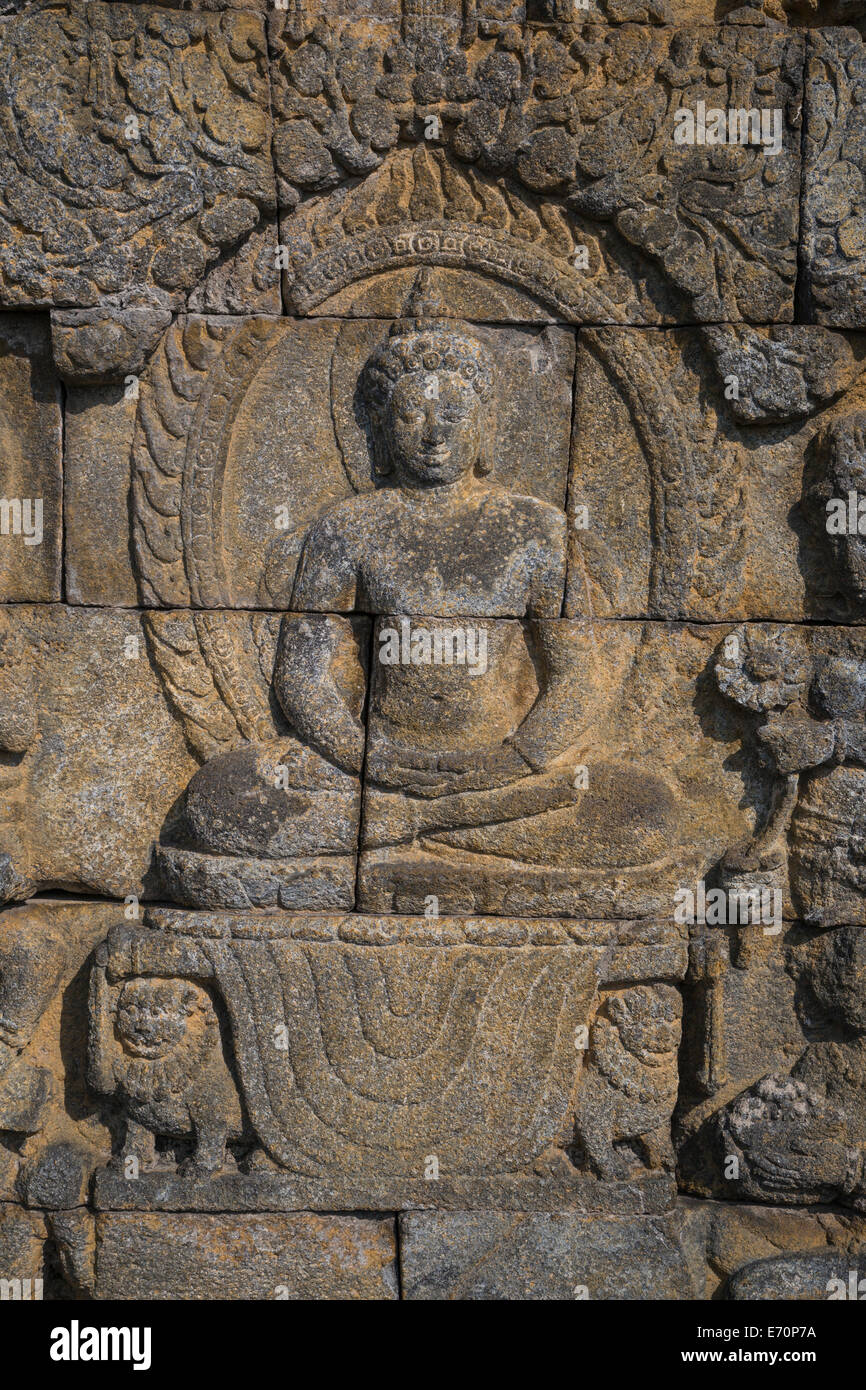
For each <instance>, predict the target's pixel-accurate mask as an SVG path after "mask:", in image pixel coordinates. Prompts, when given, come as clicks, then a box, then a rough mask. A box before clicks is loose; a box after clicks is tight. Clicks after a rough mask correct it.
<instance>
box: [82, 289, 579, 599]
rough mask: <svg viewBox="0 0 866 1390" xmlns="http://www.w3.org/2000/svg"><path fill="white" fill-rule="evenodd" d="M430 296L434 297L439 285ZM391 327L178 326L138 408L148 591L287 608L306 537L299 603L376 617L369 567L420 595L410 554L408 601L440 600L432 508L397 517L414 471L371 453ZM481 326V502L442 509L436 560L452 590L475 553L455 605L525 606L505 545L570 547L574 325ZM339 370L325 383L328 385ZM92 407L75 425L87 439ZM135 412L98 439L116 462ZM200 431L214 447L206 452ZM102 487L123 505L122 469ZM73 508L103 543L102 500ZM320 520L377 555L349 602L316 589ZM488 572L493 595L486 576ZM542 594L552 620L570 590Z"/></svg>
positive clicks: (369, 555)
mask: <svg viewBox="0 0 866 1390" xmlns="http://www.w3.org/2000/svg"><path fill="white" fill-rule="evenodd" d="M415 279H417V275H416V277H415ZM429 293H430V294H431V295H435V293H436V282H435V281H434V282H433V283H431V285H430V287H429ZM416 303H417V297H416ZM390 327H391V325H389V324H387V323H379V322H375V321H373V322H358V323H350V324H340V323H339V322H336V321H330V320H329V321H326V322H317V323H301V324H299V323H289V322H286V321H279V320H266V319H248V320H242V321H241V322H238V321H237V320H227V319H214V318H197V317H191V318H189V319H184V320H181V321H180V322H179V323H178V324H177V325H176V327H174V328H173V329H172V330H171V332H170V333H169V334H168V335H167V337H166V339H165V341H164V343H163V345H162V347H161V349H160V350H159V351H158V352H157V354H156V355H155V358H154V360H153V363H152V364H151V367H150V369H149V371H148V372H147V373H146V375H145V377H144V379H143V380H142V383H141V394H140V399H139V402H138V407H137V412H136V417H137V418H136V426H135V436H134V464H135V483H134V487H133V493H132V505H131V513H132V518H133V538H134V550H135V569H136V573H137V575H138V580H139V587H140V593H141V597H142V599H143V600H144V602H146V603H148V604H161V605H164V606H170V605H185V604H189V603H192V604H193V605H194V606H200V607H220V606H226V607H277V608H280V607H288V606H289V604H290V602H291V601H292V589H293V585H294V582H295V576H296V571H297V567H298V562H299V559H300V556H301V553H302V550H303V547H304V544H305V542H307V543H308V569H311V570H312V571H313V573H311V574H309V575H308V577H307V581H306V588H307V590H308V591H309V592H308V593H307V594H306V595H305V596H304V597H299V598H298V600H297V601H296V603H295V606H297V607H302V608H305V609H317V608H321V607H323V606H324V607H325V608H327V609H328V610H329V611H339V610H345V609H346V607H347V606H348V607H350V608H351V607H352V606H357V607H359V608H361V609H366V610H367V611H369V605H371V604H372V605H373V611H381V609H379V608H377V607H376V605H377V604H378V603H379V602H380V590H381V588H382V585H383V583H384V582H385V580H384V579H383V578H381V577H380V578H378V579H377V577H376V572H375V570H374V567H375V566H376V564H378V574H379V575H380V576H383V575H386V574H389V573H390V574H391V575H392V583H394V582H396V574H397V572H398V570H399V569H400V567H403V569H404V570H405V572H406V583H407V593H411V590H409V589H408V582H409V578H408V555H409V553H410V551H411V552H412V553H413V554H414V555H415V556H416V559H415V584H416V589H417V588H420V591H421V593H422V594H423V600H421V599H416V600H415V601H416V602H422V604H423V602H426V603H430V602H433V601H434V600H441V597H442V595H441V582H442V580H441V578H440V579H439V581H438V582H439V583H440V589H436V588H435V584H436V582H437V578H436V567H435V565H431V562H430V557H429V538H428V537H427V536H425V529H426V522H425V519H424V518H423V517H416V516H414V515H413V514H412V513H409V512H407V514H406V519H405V520H404V521H403V524H402V525H401V524H400V520H401V517H400V514H399V503H400V500H401V499H402V498H404V497H407V496H409V499H410V500H411V495H412V494H407V491H406V489H405V488H401V487H399V486H395V483H398V482H400V483H402V481H403V479H402V477H401V476H400V475H399V474H398V473H395V472H394V471H393V464H390V463H389V458H388V456H387V455H385V454H384V451H382V450H381V449H380V450H377V448H376V444H377V438H378V436H379V435H380V434H381V428H382V421H381V420H380V419H379V418H378V416H376V417H375V418H374V413H373V412H372V411H371V409H370V408H369V405H368V403H367V401H366V400H365V392H364V390H363V387H364V384H365V381H366V377H365V365H366V364H367V363H368V362H369V361H370V359H371V358H372V356H373V354H374V353H382V352H384V351H385V350H386V349H387V348H388V346H389V339H388V335H389V329H390ZM454 328H455V333H456V331H457V328H458V325H455V326H454ZM474 337H475V339H476V341H478V342H480V344H481V347H480V348H476V349H475V351H476V354H477V355H478V357H479V361H480V360H481V359H482V357H483V358H486V360H487V361H489V362H491V363H492V364H494V365H493V367H491V369H490V370H491V371H492V376H493V380H492V382H491V384H490V388H489V389H488V391H487V395H486V399H485V401H484V408H483V410H482V411H481V418H480V421H479V425H480V428H481V431H482V441H481V442H482V443H483V460H482V462H481V463H480V464H479V465H478V466H477V469H476V471H477V472H478V474H479V476H478V478H477V480H476V487H475V489H474V497H473V498H468V499H467V505H466V506H464V507H463V509H462V511H461V509H460V508H459V507H458V508H454V507H449V506H447V505H445V506H443V507H441V508H439V509H438V511H439V514H440V515H441V528H442V531H443V532H444V534H443V543H446V544H447V545H448V553H447V554H445V553H443V554H442V556H441V560H440V561H439V564H440V565H441V566H444V567H447V574H448V581H449V582H451V583H452V584H455V585H457V586H459V579H458V578H457V572H456V566H457V564H458V561H459V560H460V559H461V556H462V559H463V563H464V565H465V566H466V568H467V569H468V567H469V562H470V554H471V556H472V565H473V569H474V571H475V574H474V576H473V578H474V581H475V582H474V588H472V587H470V586H471V583H472V580H471V579H470V578H469V577H468V576H467V578H466V581H465V582H466V593H465V595H463V593H462V591H461V590H460V588H459V587H455V594H454V597H453V598H452V599H451V600H450V602H451V604H452V605H453V604H454V603H458V604H459V603H460V602H461V599H462V601H463V603H464V605H465V604H466V603H467V602H471V603H472V605H473V606H474V607H475V608H477V607H478V605H479V603H482V604H486V605H487V606H488V607H489V605H490V603H491V602H492V603H494V604H495V605H496V606H497V607H498V608H499V610H500V611H505V612H508V613H512V612H514V613H517V612H519V611H522V604H520V603H518V604H517V606H515V603H516V602H517V600H519V598H520V595H519V593H518V588H517V583H516V581H515V582H514V584H513V588H514V593H513V595H512V594H509V593H502V594H494V592H493V590H494V587H495V585H496V584H497V579H498V583H499V587H500V589H501V587H502V580H501V577H499V578H498V576H501V572H502V571H503V570H504V567H505V566H506V562H507V559H508V558H509V557H510V554H511V552H510V550H509V548H508V546H509V541H510V540H513V541H514V542H517V543H520V544H522V545H523V546H524V548H525V550H527V551H528V550H529V548H531V546H532V545H533V544H542V543H543V544H546V545H547V546H548V549H550V548H551V547H552V548H554V549H556V550H558V552H559V553H560V554H561V553H562V541H561V539H559V538H558V537H557V536H556V530H557V527H561V526H562V522H561V521H558V520H557V518H556V514H555V512H554V509H559V511H561V510H562V508H563V506H564V502H565V488H566V480H567V470H568V457H567V437H568V430H569V422H570V419H571V390H572V379H573V370H574V342H573V337H572V334H571V333H569V332H567V331H565V330H558V329H552V328H551V329H542V330H538V329H536V330H527V329H510V330H505V329H493V328H486V327H482V328H480V329H478V330H477V333H476V334H475V335H474ZM463 339H464V340H465V339H466V330H465V329H464V331H463ZM406 340H407V339H406V334H405V333H404V334H403V336H402V337H401V338H400V340H399V342H396V341H395V343H394V344H392V347H393V348H394V350H395V351H396V349H397V347H399V345H400V343H403V344H404V345H405V343H406ZM455 341H456V339H455ZM416 345H417V341H416ZM458 345H459V344H458ZM434 346H435V344H433V343H431V344H430V347H431V348H432V347H434ZM449 347H450V344H449ZM389 360H390V359H389ZM328 380H330V383H331V385H330V389H329V390H323V389H321V388H322V387H323V384H324V383H326V382H327V381H328ZM425 380H426V378H425ZM445 381H446V378H445V376H444V375H443V383H444V382H445ZM84 403H85V402H84V401H83V400H82V401H80V404H79V411H80V413H81V419H80V422H79V424H78V429H79V432H80V433H83V434H85V435H87V436H89V435H90V433H91V427H90V425H89V422H88V418H87V412H85V411H84V410H83V406H84ZM371 404H372V403H371ZM432 405H433V403H432V402H431V408H432ZM128 417H129V412H128V410H127V409H126V408H125V407H124V406H121V404H120V403H118V405H117V408H116V409H115V410H114V411H113V412H112V415H111V424H110V426H109V424H108V415H107V412H106V416H105V418H106V424H105V437H106V438H108V437H109V430H110V431H111V435H110V437H111V438H112V439H113V440H115V444H114V447H115V448H116V450H117V453H118V455H120V454H121V453H123V455H124V456H125V455H126V453H127V451H128V449H129V424H128ZM202 440H205V441H207V442H208V448H209V450H210V449H213V451H214V457H213V458H211V457H210V456H209V457H208V458H207V459H203V458H202V456H201V441H202ZM470 462H471V463H472V464H475V463H476V460H475V459H474V458H473V459H471V460H470ZM482 469H483V473H482ZM181 484H182V486H181ZM103 489H104V490H105V492H106V501H107V503H108V505H109V506H111V507H112V509H114V510H116V509H118V508H119V501H120V497H121V495H122V497H123V502H124V505H127V484H126V480H125V478H124V476H123V475H122V473H121V471H120V469H119V467H117V468H115V467H112V468H111V470H110V471H108V472H107V473H106V475H105V476H104V480H103V483H102V486H101V487H100V489H99V490H100V492H102V491H103ZM473 502H474V506H473V505H471V504H472V503H473ZM341 504H342V505H341ZM482 504H483V505H486V508H487V510H486V512H484V513H483V514H482V518H481V519H482V521H483V522H484V526H483V527H478V528H477V529H478V531H479V534H478V535H477V536H476V535H475V534H474V532H473V530H472V523H473V522H477V519H478V518H477V516H476V513H477V510H478V507H479V506H481V505H482ZM73 515H74V520H75V526H76V530H77V532H78V534H79V535H80V536H81V542H80V543H81V544H85V543H86V542H87V541H88V539H89V538H90V537H91V536H92V537H93V538H94V541H93V544H94V545H95V542H96V539H97V538H98V536H99V535H100V529H99V523H98V520H97V517H98V513H94V512H93V510H92V508H91V509H90V511H89V512H88V513H87V514H85V508H84V507H83V506H78V507H76V509H75V511H74V513H73ZM461 519H462V523H463V524H462V526H461ZM317 520H318V521H319V523H320V524H319V527H318V532H317V535H318V533H319V532H322V531H324V536H323V537H322V540H321V541H320V542H319V543H318V546H319V547H320V546H321V544H324V545H325V546H326V548H327V547H329V548H330V551H332V552H333V551H334V548H335V546H336V545H337V543H338V541H339V540H340V539H343V540H344V541H347V542H348V541H349V540H350V539H351V540H353V541H354V545H355V549H356V550H358V551H359V552H361V553H362V554H363V555H364V557H365V558H366V569H365V571H364V573H363V574H362V573H359V574H358V577H357V578H358V587H357V593H356V598H357V604H356V605H354V604H353V603H352V602H351V601H349V600H348V599H347V597H346V596H344V595H343V594H330V593H328V594H326V593H325V591H324V587H323V586H324V585H325V583H326V581H327V572H326V571H325V570H324V568H323V573H322V578H321V586H322V587H321V593H319V594H317V593H314V592H312V589H311V584H312V582H313V580H314V577H315V569H316V566H317V565H319V564H321V565H322V566H323V567H324V565H325V563H326V558H327V557H326V556H325V555H324V554H322V553H321V549H320V548H317V542H316V541H315V540H313V539H310V540H309V541H308V537H309V536H310V532H311V531H312V530H313V528H314V526H315V523H316V522H317ZM339 527H341V529H336V528H339ZM194 532H195V533H197V544H196V546H195V548H193V547H192V545H191V539H190V538H191V536H192V534H193V533H194ZM551 536H553V539H551ZM386 546H387V548H386ZM379 547H382V549H383V551H384V553H383V554H382V555H381V556H380V555H379V554H378V549H379ZM398 552H399V559H398ZM330 558H331V560H332V561H336V558H337V557H336V555H335V554H331V556H330ZM359 563H360V562H359ZM512 563H513V561H512ZM484 580H486V581H487V582H488V583H489V585H490V588H491V595H490V597H489V598H487V597H486V596H484V597H482V591H480V590H479V587H478V586H479V582H480V581H484ZM555 587H556V586H555V585H554V588H555ZM125 593H126V588H125V587H124V588H122V589H121V590H119V594H121V595H123V597H121V598H118V599H113V600H112V601H114V602H117V601H125ZM549 602H550V603H552V604H553V605H554V607H555V610H556V614H557V615H558V612H559V599H557V598H556V597H555V595H551V598H550V600H549ZM503 604H504V605H505V607H504V609H503Z"/></svg>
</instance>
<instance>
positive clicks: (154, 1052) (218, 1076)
mask: <svg viewBox="0 0 866 1390" xmlns="http://www.w3.org/2000/svg"><path fill="white" fill-rule="evenodd" d="M114 1034H115V1039H116V1043H117V1044H118V1046H117V1048H116V1050H115V1052H114V1056H113V1062H112V1073H113V1079H114V1083H115V1094H116V1096H117V1097H118V1099H119V1100H120V1101H121V1102H122V1104H123V1107H124V1110H125V1114H126V1138H125V1142H124V1144H123V1148H122V1150H121V1152H120V1154H119V1155H118V1156H117V1157H116V1158H115V1160H114V1162H115V1165H116V1166H119V1167H121V1168H122V1167H123V1165H124V1163H125V1162H126V1160H127V1159H129V1158H130V1157H135V1158H136V1159H137V1160H138V1162H139V1164H140V1166H141V1167H142V1168H150V1167H153V1166H154V1165H155V1162H156V1149H155V1144H156V1136H157V1135H160V1136H168V1137H171V1138H177V1139H181V1138H185V1137H186V1136H187V1135H190V1134H191V1135H193V1136H194V1139H195V1148H194V1152H193V1154H192V1155H191V1157H190V1158H189V1159H187V1160H186V1162H185V1163H184V1165H183V1167H182V1171H183V1172H185V1173H188V1174H192V1175H205V1174H210V1173H215V1172H217V1171H218V1170H219V1169H220V1168H221V1167H222V1166H223V1164H224V1162H225V1151H226V1141H227V1139H239V1138H240V1137H241V1135H242V1133H243V1128H244V1124H243V1115H242V1111H241V1106H240V1100H239V1098H238V1092H237V1087H236V1086H235V1083H234V1080H233V1079H232V1076H231V1073H230V1072H229V1069H228V1066H227V1065H226V1062H225V1058H224V1056H223V1050H222V1042H221V1038H220V1028H219V1022H218V1020H217V1016H216V1013H215V1011H214V1007H213V1004H212V1002H211V999H210V997H209V996H208V994H207V992H206V991H205V990H204V989H202V988H201V986H199V985H196V984H193V983H192V982H191V981H189V980H173V979H160V978H137V979H131V980H127V981H126V983H125V984H124V985H123V987H122V988H121V990H120V994H119V996H118V1001H117V1010H116V1014H115V1021H114Z"/></svg>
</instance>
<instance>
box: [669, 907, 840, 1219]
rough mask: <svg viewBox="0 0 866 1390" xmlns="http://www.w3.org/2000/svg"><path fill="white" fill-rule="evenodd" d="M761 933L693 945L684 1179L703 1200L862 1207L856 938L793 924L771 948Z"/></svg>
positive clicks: (743, 932)
mask: <svg viewBox="0 0 866 1390" xmlns="http://www.w3.org/2000/svg"><path fill="white" fill-rule="evenodd" d="M771 930H772V929H771ZM763 931H766V929H763ZM763 931H762V929H761V928H759V927H747V928H743V929H737V930H735V932H734V933H733V941H732V943H729V942H728V940H726V933H725V932H724V931H722V930H719V929H716V931H715V932H714V933H712V934H713V935H714V936H715V937H716V940H715V942H712V943H711V941H710V940H709V937H710V933H709V932H708V931H706V930H705V931H704V933H703V937H704V938H706V939H701V938H700V937H696V939H695V942H694V944H693V957H692V960H693V984H694V989H693V990H690V991H689V992H688V995H687V997H688V998H689V999H690V1001H691V1006H692V1007H691V1008H690V1010H689V1011H687V1018H686V1028H685V1045H684V1049H683V1056H684V1059H685V1066H684V1071H683V1093H682V1097H681V1106H680V1136H679V1148H680V1162H679V1170H680V1173H681V1178H682V1180H683V1181H684V1182H685V1183H686V1184H687V1185H688V1186H689V1187H691V1188H692V1190H695V1191H698V1192H704V1193H707V1192H712V1193H715V1194H718V1195H727V1196H730V1197H739V1198H741V1199H742V1198H746V1199H750V1198H751V1199H758V1200H760V1201H769V1202H777V1203H784V1204H786V1205H799V1204H809V1203H812V1204H814V1203H817V1202H840V1203H842V1204H845V1205H852V1206H854V1207H855V1208H857V1209H858V1210H859V1209H862V1208H863V1205H864V1196H863V1193H864V1180H863V1173H862V1145H863V1095H864V1072H863V1062H862V1051H863V1046H862V1043H863V1018H862V1007H861V1004H860V997H861V993H862V955H863V948H862V943H861V940H860V938H861V935H862V929H861V928H857V927H837V928H835V929H833V930H830V931H829V932H826V931H825V932H821V933H816V932H810V931H805V930H803V929H802V928H799V927H798V928H794V929H791V930H789V931H788V932H787V933H786V934H785V936H784V938H782V937H777V938H775V939H774V940H773V941H772V942H769V943H768V941H767V938H766V936H764V935H763ZM731 944H733V951H732V952H731ZM711 946H712V949H711ZM729 952H730V955H729ZM759 1021H760V1027H759Z"/></svg>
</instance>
